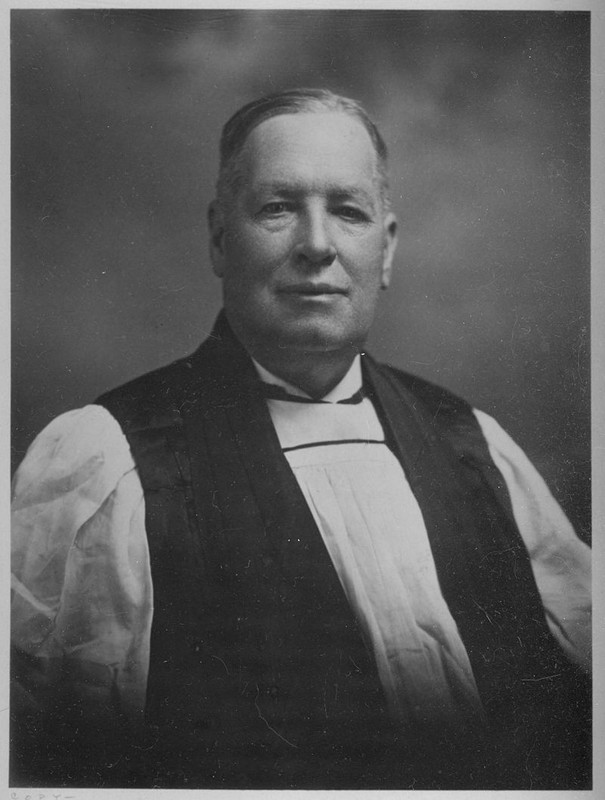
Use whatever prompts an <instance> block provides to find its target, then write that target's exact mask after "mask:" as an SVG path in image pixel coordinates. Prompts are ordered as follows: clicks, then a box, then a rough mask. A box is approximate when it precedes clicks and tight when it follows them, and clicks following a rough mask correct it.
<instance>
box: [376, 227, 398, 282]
mask: <svg viewBox="0 0 605 800" xmlns="http://www.w3.org/2000/svg"><path fill="white" fill-rule="evenodd" d="M396 248H397V218H396V217H395V215H394V214H392V213H391V212H389V213H388V214H387V215H386V216H385V218H384V253H383V258H382V273H381V276H380V288H381V289H388V287H389V284H390V283H391V272H392V269H393V256H394V255H395V249H396Z"/></svg>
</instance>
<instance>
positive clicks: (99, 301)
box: [11, 10, 590, 535]
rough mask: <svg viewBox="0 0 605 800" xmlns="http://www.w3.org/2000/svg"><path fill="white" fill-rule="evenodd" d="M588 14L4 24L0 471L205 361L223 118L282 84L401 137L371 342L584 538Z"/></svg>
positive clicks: (109, 16)
mask: <svg viewBox="0 0 605 800" xmlns="http://www.w3.org/2000/svg"><path fill="white" fill-rule="evenodd" d="M589 26H590V17H589V14H588V13H567V12H564V13H558V12H537V11H535V12H494V11H490V12H457V11H449V12H444V11H411V12H410V11H363V10H362V11H357V12H352V11H254V10H250V11H219V10H213V11H210V10H197V11H177V10H175V11H167V10H164V11H160V10H148V11H143V10H136V11H134V10H130V11H127V10H121V11H111V10H99V11H95V10H82V11H61V10H54V11H40V10H18V11H13V12H12V32H11V38H12V48H11V49H12V159H13V161H12V192H13V206H12V208H13V212H12V213H13V217H12V224H13V245H12V246H13V250H12V253H13V286H12V288H13V313H14V327H13V390H14V394H13V413H14V435H13V461H14V463H15V464H16V463H17V462H18V461H19V460H20V459H21V457H22V456H23V453H24V452H25V449H26V448H27V446H28V445H29V443H30V442H31V440H32V439H33V437H34V436H35V434H36V433H37V431H38V430H39V429H40V428H41V427H42V426H43V425H45V424H46V423H47V422H49V421H50V419H51V418H52V417H53V416H55V415H56V414H58V413H60V412H62V411H65V410H67V409H70V408H74V407H78V406H81V405H83V404H85V403H87V402H90V401H91V400H92V399H94V397H95V396H97V395H98V394H99V393H100V392H102V391H104V390H106V389H109V388H110V387H112V386H115V385H117V384H119V383H120V382H123V381H125V380H127V379H129V378H131V377H134V376H135V375H138V374H140V373H142V372H145V371H147V370H150V369H152V368H154V367H157V366H159V365H161V364H164V363H166V362H169V361H171V360H172V359H174V358H177V357H179V356H182V355H184V354H186V353H188V352H190V351H191V350H192V349H194V348H195V347H196V346H197V344H198V343H199V341H200V340H201V339H202V338H204V336H205V335H206V334H207V333H208V331H209V330H210V328H211V326H212V322H213V319H214V317H215V315H216V313H217V311H218V309H219V307H220V285H219V283H218V281H217V280H216V279H215V278H214V276H213V275H212V272H211V270H210V267H209V263H208V258H207V238H206V224H205V213H206V207H207V204H208V202H209V201H210V200H211V198H212V195H213V185H214V181H215V177H216V163H217V142H218V137H219V134H220V129H221V127H222V124H223V123H224V122H225V121H226V119H227V118H228V116H230V115H231V113H233V112H234V111H235V110H236V109H237V108H238V107H239V106H240V105H241V104H243V103H245V102H247V101H249V100H251V99H253V98H254V97H256V96H258V95H259V94H261V93H266V92H271V91H275V90H279V89H283V88H287V87H292V86H298V85H306V86H327V87H329V88H331V89H333V90H335V91H337V92H341V93H344V94H347V95H351V96H353V97H355V98H357V99H359V100H361V101H362V102H363V103H365V104H366V105H367V107H368V108H369V109H370V111H371V113H372V114H373V116H374V117H375V119H376V121H377V122H378V124H379V126H380V127H381V129H382V131H383V133H384V136H385V138H386V140H387V142H388V145H389V147H390V154H391V168H392V197H393V206H394V210H395V211H396V212H397V214H398V216H399V220H400V245H399V250H398V256H397V259H396V274H395V279H394V285H393V286H392V288H391V290H390V292H388V293H387V294H385V295H383V297H382V307H381V312H380V314H379V317H378V320H377V324H376V326H375V329H374V331H373V334H372V338H371V341H370V343H369V347H368V349H370V350H371V351H372V352H373V353H374V354H375V355H376V356H378V357H379V358H381V359H383V360H387V361H390V362H391V363H393V364H395V365H398V366H400V367H402V368H404V369H407V370H409V371H411V372H415V373H417V374H420V375H422V376H424V377H426V378H428V379H430V380H433V381H436V382H438V383H441V384H443V385H445V386H447V387H449V388H450V389H453V390H454V391H456V392H458V393H460V394H462V395H463V396H464V397H466V398H467V399H468V400H470V401H471V402H472V403H474V404H475V405H477V406H479V407H481V408H483V409H484V410H486V411H488V412H490V413H493V414H495V415H496V416H497V417H498V419H499V420H500V421H501V423H502V424H503V425H504V426H505V427H506V428H507V429H508V430H509V432H510V433H512V434H513V436H514V437H515V438H516V439H517V440H518V441H519V442H520V443H521V444H522V445H523V446H524V447H525V449H526V450H527V452H528V453H529V454H530V456H531V457H532V459H533V460H534V462H535V463H536V464H537V465H538V467H539V468H540V469H541V471H542V472H543V474H544V476H545V477H546V479H547V480H548V482H549V484H550V486H551V488H552V490H553V491H554V493H555V494H556V496H557V497H558V498H559V499H560V500H561V501H562V502H563V504H564V506H565V508H566V510H567V511H568V513H569V514H570V515H571V517H572V518H573V520H574V521H575V522H576V524H578V526H579V527H580V530H581V532H582V534H583V535H587V524H588V518H589V488H590V487H589V479H590V472H589V409H588V402H589V373H588V364H589V352H588V345H589V334H588V331H589V319H588V307H589V306H588V298H589V205H588V204H589V139H588V136H589Z"/></svg>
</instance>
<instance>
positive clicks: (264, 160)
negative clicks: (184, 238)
mask: <svg viewBox="0 0 605 800" xmlns="http://www.w3.org/2000/svg"><path fill="white" fill-rule="evenodd" d="M239 167H240V169H239V183H238V188H237V192H236V193H235V197H234V198H233V199H232V201H231V204H230V207H229V208H228V209H226V210H225V211H224V213H219V212H218V210H217V209H216V207H215V208H214V209H211V212H210V222H211V236H212V247H211V253H212V261H213V265H214V271H215V273H216V274H217V275H218V276H220V277H221V278H222V279H223V297H224V304H225V310H226V312H227V316H228V318H229V320H230V322H231V325H232V326H233V328H234V330H235V332H236V334H237V335H238V336H239V338H240V339H241V340H242V342H243V343H244V344H245V345H247V346H248V347H249V349H251V350H252V351H253V352H254V350H255V349H256V350H260V349H263V348H266V347H273V348H276V347H280V348H288V349H291V350H293V351H306V352H317V351H322V352H326V351H334V350H343V349H349V348H359V347H360V346H361V345H362V344H363V342H364V341H365V338H366V336H367V333H368V331H369V328H370V325H371V323H372V320H373V317H374V310H375V307H376V301H377V296H378V292H379V290H380V288H381V287H386V286H387V285H388V283H389V278H390V271H391V260H392V256H393V251H394V248H395V243H396V237H395V232H396V223H395V218H394V217H393V215H392V214H387V213H386V212H385V210H384V208H383V203H382V199H381V192H380V182H379V174H378V169H377V156H376V154H375V151H374V148H373V145H372V142H371V139H370V137H369V134H368V133H367V131H366V130H365V128H364V127H363V125H362V124H361V123H360V122H359V121H357V120H356V119H354V118H353V117H350V116H348V115H346V114H343V113H338V112H325V113H299V114H287V115H281V116H277V117H273V118H271V119H269V120H265V121H264V122H262V123H261V124H260V125H259V126H258V127H256V128H255V129H254V130H253V131H252V132H251V134H250V135H249V137H248V139H247V141H246V144H245V146H244V149H243V151H242V153H241V160H240V165H239Z"/></svg>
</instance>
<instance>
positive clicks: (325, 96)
mask: <svg viewBox="0 0 605 800" xmlns="http://www.w3.org/2000/svg"><path fill="white" fill-rule="evenodd" d="M326 111H340V112H342V113H344V114H348V115H349V116H350V117H353V118H354V119H357V120H358V121H359V122H360V123H361V124H362V125H363V126H364V128H365V129H366V131H367V132H368V134H369V136H370V139H371V141H372V145H373V146H374V150H375V152H376V160H377V168H378V173H379V174H378V177H379V180H380V187H381V194H382V197H383V202H385V203H387V201H388V175H387V156H388V153H387V146H386V144H385V142H384V139H383V138H382V136H381V134H380V131H379V130H378V128H377V127H376V125H375V124H374V122H373V121H372V119H371V118H370V116H369V114H368V113H367V111H366V110H365V109H364V108H363V106H362V105H361V104H360V103H358V102H357V101H356V100H352V99H351V98H349V97H343V96H342V95H338V94H335V93H334V92H331V91H330V90H329V89H305V88H298V89H288V90H286V91H283V92H277V93H275V94H270V95H266V96H264V97H260V98H258V99H257V100H253V101H252V102H251V103H247V104H246V105H245V106H242V108H240V109H239V111H236V112H235V114H233V116H232V117H231V118H230V119H229V120H227V122H226V123H225V126H224V127H223V132H222V135H221V140H220V163H219V174H218V180H217V184H216V190H217V198H218V200H219V202H220V203H221V204H224V202H225V201H226V200H227V198H228V196H229V195H230V193H231V192H233V191H234V190H235V189H236V186H235V184H236V182H237V162H238V157H239V155H240V153H241V151H242V149H243V147H244V144H245V142H246V139H247V138H248V136H249V135H250V133H251V132H252V131H253V130H254V128H256V127H257V126H258V125H260V124H261V122H264V121H265V120H267V119H271V117H277V116H280V115H281V114H300V113H304V112H312V113H321V112H326Z"/></svg>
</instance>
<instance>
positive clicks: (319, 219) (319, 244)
mask: <svg viewBox="0 0 605 800" xmlns="http://www.w3.org/2000/svg"><path fill="white" fill-rule="evenodd" d="M294 249H295V255H296V256H297V258H298V260H299V261H301V262H303V263H304V264H310V265H312V266H322V267H323V266H329V265H330V264H331V263H332V262H333V261H334V259H335V258H336V253H337V251H336V247H335V246H334V244H333V242H332V237H331V233H330V225H329V219H328V218H327V215H326V212H325V210H323V209H321V208H312V209H308V210H307V212H306V213H305V214H304V215H303V217H302V218H301V219H300V222H299V226H298V230H297V241H296V245H295V248H294Z"/></svg>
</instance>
